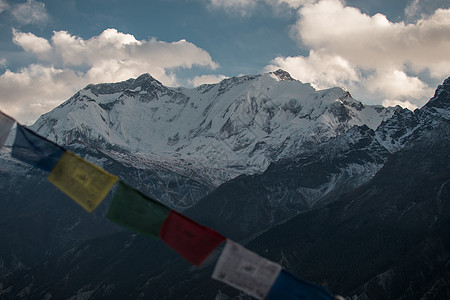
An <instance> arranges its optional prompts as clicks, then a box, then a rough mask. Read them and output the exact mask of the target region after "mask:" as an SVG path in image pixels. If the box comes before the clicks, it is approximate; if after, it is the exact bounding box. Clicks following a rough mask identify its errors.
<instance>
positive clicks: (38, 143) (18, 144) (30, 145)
mask: <svg viewBox="0 0 450 300" xmlns="http://www.w3.org/2000/svg"><path fill="white" fill-rule="evenodd" d="M65 151H66V150H65V149H64V148H62V147H61V146H58V145H57V144H55V143H53V142H51V141H49V140H47V139H46V138H44V137H42V136H40V135H38V134H36V133H34V132H33V131H31V130H30V129H28V128H26V127H24V126H23V125H20V124H17V130H16V139H15V141H14V144H13V147H12V151H11V155H12V156H13V157H14V158H17V159H19V160H21V161H24V162H26V163H29V164H32V165H34V166H36V167H38V168H41V169H43V170H45V171H51V170H52V169H53V168H54V167H55V165H56V164H57V163H58V161H59V159H60V158H61V156H62V155H63V154H64V152H65Z"/></svg>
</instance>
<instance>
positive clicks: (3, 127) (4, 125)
mask: <svg viewBox="0 0 450 300" xmlns="http://www.w3.org/2000/svg"><path fill="white" fill-rule="evenodd" d="M14 122H15V121H14V119H13V118H10V117H9V116H7V115H5V114H4V113H2V112H1V111H0V149H1V148H2V146H3V143H4V142H5V141H6V138H7V137H8V134H9V131H10V130H11V127H12V126H13V125H14Z"/></svg>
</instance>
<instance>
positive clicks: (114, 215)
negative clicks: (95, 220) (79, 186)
mask: <svg viewBox="0 0 450 300" xmlns="http://www.w3.org/2000/svg"><path fill="white" fill-rule="evenodd" d="M169 213H170V209H169V208H168V207H166V206H165V205H163V204H161V203H160V202H157V201H155V200H153V199H150V198H148V197H147V196H145V195H144V194H142V193H140V192H139V191H136V190H134V189H133V188H131V187H129V186H127V185H125V184H124V183H122V182H120V181H119V184H118V186H117V190H116V191H115V192H114V196H113V200H112V203H111V205H110V207H109V210H108V213H107V215H106V217H107V218H108V219H110V220H112V221H114V222H116V223H118V224H120V225H122V226H125V227H127V228H129V229H132V230H134V231H137V232H139V233H142V234H145V235H147V236H150V237H156V238H157V237H159V231H160V229H161V226H162V224H163V223H164V221H165V220H166V218H167V216H168V215H169Z"/></svg>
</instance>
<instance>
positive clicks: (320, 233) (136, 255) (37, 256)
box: [0, 70, 450, 299]
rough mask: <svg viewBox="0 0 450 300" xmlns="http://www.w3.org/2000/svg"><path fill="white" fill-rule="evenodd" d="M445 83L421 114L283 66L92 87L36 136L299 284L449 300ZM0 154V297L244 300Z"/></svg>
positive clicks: (351, 293)
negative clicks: (191, 84)
mask: <svg viewBox="0 0 450 300" xmlns="http://www.w3.org/2000/svg"><path fill="white" fill-rule="evenodd" d="M449 122H450V78H448V79H446V80H445V81H444V82H443V84H442V85H440V86H439V87H438V88H437V90H436V92H435V95H434V96H433V97H432V98H431V99H430V100H429V101H428V103H427V104H426V105H425V106H424V107H422V108H420V109H417V110H415V111H414V112H411V111H409V110H407V109H402V108H401V107H388V108H386V107H382V106H373V105H364V104H362V103H361V102H359V101H357V100H355V99H353V98H352V96H351V94H350V93H349V92H348V91H346V90H344V89H342V88H331V89H327V90H316V89H315V88H314V87H313V86H311V85H310V84H305V83H301V82H299V81H297V80H294V79H293V78H292V77H291V76H290V75H289V74H288V73H287V72H285V71H283V70H278V71H276V72H271V73H265V74H260V75H253V76H241V77H235V78H230V79H225V80H223V81H222V82H220V83H218V84H212V85H202V86H199V87H197V88H193V89H187V88H170V87H165V86H164V85H162V84H161V83H160V82H158V81H157V80H156V79H154V78H153V77H151V76H150V75H149V74H144V75H141V76H139V77H138V78H136V79H129V80H127V81H124V82H119V83H108V84H97V85H88V86H87V87H85V88H84V89H83V90H81V91H79V92H78V93H76V94H75V95H74V96H73V97H71V98H70V99H69V100H67V101H66V102H64V103H63V104H61V105H60V106H58V107H56V108H55V109H54V110H52V111H51V112H49V113H47V114H44V115H43V116H41V117H40V118H39V119H38V120H37V121H36V123H35V124H34V125H32V126H31V127H30V128H31V129H32V130H34V131H36V132H38V133H39V134H41V135H43V136H44V137H47V138H48V139H50V140H53V141H55V142H57V143H58V144H61V145H63V146H65V147H67V148H68V149H70V150H71V151H73V152H75V153H77V154H78V155H80V156H82V157H84V158H85V159H87V160H89V161H91V162H93V163H95V164H97V165H99V166H101V167H102V168H104V169H105V170H107V171H108V172H111V173H113V174H115V175H117V176H119V177H120V178H121V179H122V180H124V181H125V182H127V183H128V184H129V185H131V186H133V187H135V188H137V189H139V190H141V191H142V192H144V193H146V194H147V195H150V196H152V197H154V198H156V199H158V200H160V201H161V202H163V203H165V204H166V205H168V206H169V207H171V208H173V209H176V210H178V211H181V212H183V213H184V214H186V215H187V216H189V217H191V218H193V219H194V220H196V221H198V222H200V223H201V224H204V225H207V226H210V227H212V228H214V229H216V230H217V231H219V232H220V233H222V234H223V235H225V236H227V237H229V238H231V239H233V240H235V241H238V242H240V243H242V244H244V245H245V246H246V247H248V248H249V249H251V250H253V251H255V252H256V253H259V254H260V255H262V256H265V257H267V258H269V259H271V260H273V261H276V262H278V263H280V264H281V265H283V266H284V267H285V268H286V269H287V270H288V271H290V272H292V273H294V274H296V275H298V276H299V277H301V278H304V279H307V280H310V281H313V282H316V283H319V284H321V285H323V286H325V287H327V288H329V289H330V290H331V291H333V292H335V293H337V294H341V295H344V296H348V297H354V299H398V298H401V299H442V298H445V297H447V298H448V297H450V284H448V282H450V280H449V279H450V271H449V257H450V232H449V231H450V226H449V225H450V217H449V202H450V196H449V195H450V193H449V188H450V186H449V184H450V168H449V166H450V163H449V162H450V152H449V150H448V149H450V147H449V146H450V139H449V133H450V130H449V128H450V127H449ZM9 152H10V149H9V147H4V149H2V150H1V152H0V165H1V168H0V178H1V183H0V185H1V187H2V188H1V190H0V197H1V199H4V200H2V201H1V202H0V220H1V221H0V242H1V245H2V246H0V276H1V277H0V297H3V298H5V299H8V298H15V297H23V298H29V299H34V298H36V299H38V298H39V299H51V298H57V299H59V298H73V299H97V298H108V299H110V298H117V299H119V298H123V297H127V298H144V297H145V298H152V299H179V298H185V299H203V298H204V299H212V298H215V299H228V298H233V297H241V298H242V297H245V296H243V295H239V293H238V292H237V291H235V290H233V289H231V288H229V287H226V286H224V285H222V284H220V283H218V282H214V281H213V280H212V279H210V278H209V276H210V274H211V270H212V267H213V258H214V257H216V256H217V254H215V255H213V257H212V258H211V259H210V260H209V261H207V262H206V263H205V264H204V265H203V266H202V267H201V268H199V269H193V268H192V267H190V266H189V265H188V264H187V263H186V262H184V261H182V260H181V259H179V258H178V257H177V255H176V254H175V253H174V252H173V251H172V250H171V249H169V248H167V247H166V246H165V245H164V244H162V243H160V242H159V241H153V240H149V239H146V238H143V237H141V236H139V235H136V234H134V233H131V232H128V231H123V230H124V229H122V228H120V227H118V226H116V225H114V224H113V223H110V222H109V221H108V220H107V219H106V218H104V215H105V212H106V210H107V207H108V204H109V202H110V199H109V198H107V199H106V200H105V201H104V203H102V204H101V205H100V207H99V208H98V209H97V210H96V211H95V212H94V213H92V214H87V213H85V212H84V211H82V210H81V209H80V208H79V207H78V206H77V205H76V204H75V203H72V202H71V200H69V199H68V198H67V197H66V196H64V195H63V194H62V193H61V192H59V191H58V190H57V189H55V188H53V187H52V186H51V184H49V183H47V182H46V178H45V174H44V173H43V172H42V171H40V170H39V169H36V168H32V167H31V166H28V165H26V164H24V163H22V162H19V161H17V160H14V159H13V158H11V157H10V153H9Z"/></svg>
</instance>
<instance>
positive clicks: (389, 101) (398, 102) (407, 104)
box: [382, 99, 418, 111]
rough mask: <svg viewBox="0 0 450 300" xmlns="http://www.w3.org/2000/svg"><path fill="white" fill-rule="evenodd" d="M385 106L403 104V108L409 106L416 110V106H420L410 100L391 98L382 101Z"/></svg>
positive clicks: (411, 109)
mask: <svg viewBox="0 0 450 300" xmlns="http://www.w3.org/2000/svg"><path fill="white" fill-rule="evenodd" d="M382 105H383V106H397V105H399V106H401V107H403V108H407V109H409V110H410V111H414V110H415V109H416V108H418V106H417V105H416V104H413V103H411V102H409V101H408V100H405V101H400V100H389V99H385V100H383V102H382Z"/></svg>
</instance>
